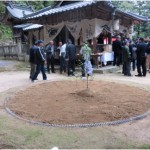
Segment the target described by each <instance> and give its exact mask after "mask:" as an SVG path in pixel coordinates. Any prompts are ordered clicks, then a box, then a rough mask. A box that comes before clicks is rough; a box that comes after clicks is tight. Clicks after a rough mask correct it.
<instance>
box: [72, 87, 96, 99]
mask: <svg viewBox="0 0 150 150" xmlns="http://www.w3.org/2000/svg"><path fill="white" fill-rule="evenodd" d="M74 94H76V95H79V96H81V97H95V96H96V92H94V91H93V90H91V89H89V88H87V89H84V90H81V91H77V92H75V93H74Z"/></svg>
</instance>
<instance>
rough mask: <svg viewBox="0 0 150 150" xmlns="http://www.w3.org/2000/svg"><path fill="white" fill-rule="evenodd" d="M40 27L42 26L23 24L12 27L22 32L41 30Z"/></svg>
mask: <svg viewBox="0 0 150 150" xmlns="http://www.w3.org/2000/svg"><path fill="white" fill-rule="evenodd" d="M42 27H43V25H41V24H33V23H25V24H21V25H15V26H14V28H17V29H22V30H23V31H28V30H34V29H39V28H42Z"/></svg>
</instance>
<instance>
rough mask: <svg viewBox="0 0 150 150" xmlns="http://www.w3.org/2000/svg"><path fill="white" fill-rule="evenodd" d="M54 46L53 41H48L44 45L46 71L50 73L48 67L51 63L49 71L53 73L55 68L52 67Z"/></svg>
mask: <svg viewBox="0 0 150 150" xmlns="http://www.w3.org/2000/svg"><path fill="white" fill-rule="evenodd" d="M55 51H56V48H55V46H54V41H50V42H49V45H48V46H47V47H46V50H45V52H46V61H47V72H48V73H50V68H49V66H50V65H51V71H52V73H55V68H54V63H55V62H54V60H55V58H54V55H55Z"/></svg>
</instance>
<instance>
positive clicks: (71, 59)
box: [66, 39, 76, 76]
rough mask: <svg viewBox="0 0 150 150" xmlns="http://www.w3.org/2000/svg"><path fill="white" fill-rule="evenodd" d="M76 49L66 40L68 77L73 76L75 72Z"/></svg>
mask: <svg viewBox="0 0 150 150" xmlns="http://www.w3.org/2000/svg"><path fill="white" fill-rule="evenodd" d="M75 59H76V47H75V45H74V44H72V41H71V40H70V39H68V40H67V46H66V60H67V61H68V76H74V72H75Z"/></svg>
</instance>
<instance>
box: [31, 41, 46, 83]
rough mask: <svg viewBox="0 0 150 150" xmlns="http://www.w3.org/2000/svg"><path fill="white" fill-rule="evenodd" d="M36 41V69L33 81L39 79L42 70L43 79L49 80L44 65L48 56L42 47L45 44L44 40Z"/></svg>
mask: <svg viewBox="0 0 150 150" xmlns="http://www.w3.org/2000/svg"><path fill="white" fill-rule="evenodd" d="M36 43H37V50H36V51H35V63H36V71H35V74H34V76H33V77H32V81H33V82H34V80H36V79H37V76H38V75H39V73H40V71H41V72H42V76H43V80H47V76H46V73H45V67H44V64H45V60H46V57H45V53H44V51H43V49H42V47H43V46H44V41H42V40H38V41H37V42H36Z"/></svg>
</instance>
